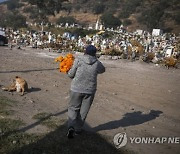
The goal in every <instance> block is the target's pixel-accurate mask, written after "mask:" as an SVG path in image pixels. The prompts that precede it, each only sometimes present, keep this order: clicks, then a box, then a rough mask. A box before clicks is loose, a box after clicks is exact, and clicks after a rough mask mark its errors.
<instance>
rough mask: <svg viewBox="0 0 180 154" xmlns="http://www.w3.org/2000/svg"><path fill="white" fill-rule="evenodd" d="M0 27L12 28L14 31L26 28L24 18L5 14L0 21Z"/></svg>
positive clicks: (14, 14) (18, 15)
mask: <svg viewBox="0 0 180 154" xmlns="http://www.w3.org/2000/svg"><path fill="white" fill-rule="evenodd" d="M0 26H1V27H12V28H14V29H19V28H23V27H26V26H27V25H26V18H25V17H24V16H22V15H20V14H16V13H7V14H4V15H2V17H1V20H0Z"/></svg>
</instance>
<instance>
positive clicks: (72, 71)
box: [67, 58, 79, 78]
mask: <svg viewBox="0 0 180 154" xmlns="http://www.w3.org/2000/svg"><path fill="white" fill-rule="evenodd" d="M78 63H79V60H78V58H76V59H75V60H74V63H73V66H72V68H71V69H70V70H69V71H68V73H67V74H68V76H69V77H70V78H74V76H75V74H76V70H77V68H78Z"/></svg>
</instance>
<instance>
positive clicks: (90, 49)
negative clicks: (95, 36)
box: [85, 45, 97, 56]
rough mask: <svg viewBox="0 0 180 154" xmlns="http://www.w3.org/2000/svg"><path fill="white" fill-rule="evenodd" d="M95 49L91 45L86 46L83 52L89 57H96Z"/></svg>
mask: <svg viewBox="0 0 180 154" xmlns="http://www.w3.org/2000/svg"><path fill="white" fill-rule="evenodd" d="M96 51H97V49H96V47H95V46H93V45H88V46H87V47H86V50H85V54H88V55H91V56H96Z"/></svg>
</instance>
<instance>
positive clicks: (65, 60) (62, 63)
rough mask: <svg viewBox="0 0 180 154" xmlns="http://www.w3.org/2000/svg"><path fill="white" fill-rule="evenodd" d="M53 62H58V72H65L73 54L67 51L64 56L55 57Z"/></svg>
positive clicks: (71, 61)
mask: <svg viewBox="0 0 180 154" xmlns="http://www.w3.org/2000/svg"><path fill="white" fill-rule="evenodd" d="M55 62H60V64H59V70H60V72H63V73H67V72H68V71H69V70H70V69H71V67H72V65H73V62H74V56H73V55H72V54H71V53H68V54H67V55H66V57H62V56H60V57H58V58H56V59H55Z"/></svg>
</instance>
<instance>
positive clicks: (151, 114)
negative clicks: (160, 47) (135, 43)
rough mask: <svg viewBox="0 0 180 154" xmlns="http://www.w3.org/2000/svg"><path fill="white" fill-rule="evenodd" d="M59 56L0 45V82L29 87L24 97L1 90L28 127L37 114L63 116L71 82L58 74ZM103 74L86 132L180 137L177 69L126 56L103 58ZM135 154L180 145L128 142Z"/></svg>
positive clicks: (175, 148)
mask: <svg viewBox="0 0 180 154" xmlns="http://www.w3.org/2000/svg"><path fill="white" fill-rule="evenodd" d="M58 55H59V54H57V53H51V52H48V51H45V50H32V49H30V48H26V49H24V50H16V49H13V50H9V49H8V48H7V47H0V86H3V85H8V84H10V83H11V81H12V79H13V78H14V77H15V76H16V75H18V76H21V77H23V78H25V79H26V80H27V81H28V84H29V87H31V90H30V92H29V93H28V94H26V95H24V96H22V97H21V96H19V94H16V93H13V95H12V94H10V93H8V92H4V91H2V90H0V95H3V96H8V97H9V98H11V99H13V100H17V101H19V103H18V104H17V106H16V108H15V110H16V111H17V114H16V116H17V118H20V119H22V120H23V121H25V122H26V124H27V126H29V125H31V124H32V123H34V122H35V121H34V120H33V119H32V116H33V115H35V114H37V113H40V112H49V113H53V114H56V115H57V116H58V117H59V118H62V119H66V117H67V113H66V109H67V103H68V100H69V95H68V94H69V87H70V82H71V80H70V79H69V78H68V77H67V76H66V74H63V73H59V72H58V70H57V67H58V64H57V63H54V59H53V58H55V57H57V56H58ZM102 62H103V63H104V65H105V66H106V73H104V74H103V75H100V76H99V78H98V91H97V93H96V97H95V100H94V104H93V106H92V108H91V110H90V113H89V115H88V118H87V123H88V125H89V126H90V127H87V128H86V129H88V130H89V131H94V132H98V133H100V134H103V135H107V136H109V137H110V140H111V141H110V142H112V141H113V137H114V135H115V134H116V133H120V132H126V133H127V135H128V136H129V137H145V136H149V137H164V136H169V137H172V136H180V120H179V118H180V112H179V108H180V103H179V102H180V70H179V69H169V70H167V69H165V68H162V67H157V66H155V65H153V64H146V63H142V62H133V63H131V62H128V61H125V60H118V61H111V60H104V61H102ZM25 131H27V132H37V133H41V132H45V131H47V130H46V128H45V127H43V126H41V125H35V126H34V125H32V127H28V128H27V129H26V130H25ZM126 147H127V148H129V149H131V150H133V151H137V152H138V153H147V154H149V153H155V154H156V153H157V154H159V153H163V154H164V153H165V154H168V153H178V152H179V150H180V148H179V147H180V146H179V144H131V143H128V144H127V145H126Z"/></svg>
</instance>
